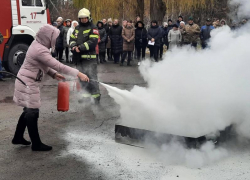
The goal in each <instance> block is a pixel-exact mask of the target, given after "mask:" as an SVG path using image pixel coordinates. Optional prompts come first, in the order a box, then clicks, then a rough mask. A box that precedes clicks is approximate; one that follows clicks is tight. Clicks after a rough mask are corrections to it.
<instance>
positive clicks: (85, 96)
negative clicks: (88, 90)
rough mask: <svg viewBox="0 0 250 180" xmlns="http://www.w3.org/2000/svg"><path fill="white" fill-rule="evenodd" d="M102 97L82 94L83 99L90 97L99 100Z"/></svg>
mask: <svg viewBox="0 0 250 180" xmlns="http://www.w3.org/2000/svg"><path fill="white" fill-rule="evenodd" d="M100 96H101V95H100V94H92V95H91V94H82V97H84V98H88V97H92V98H98V97H100Z"/></svg>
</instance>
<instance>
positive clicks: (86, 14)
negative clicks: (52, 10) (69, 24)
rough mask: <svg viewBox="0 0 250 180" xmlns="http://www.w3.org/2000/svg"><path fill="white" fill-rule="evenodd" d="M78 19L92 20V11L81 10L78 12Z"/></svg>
mask: <svg viewBox="0 0 250 180" xmlns="http://www.w3.org/2000/svg"><path fill="white" fill-rule="evenodd" d="M78 18H89V19H90V11H89V10H88V9H86V8H83V9H81V10H80V11H79V12H78Z"/></svg>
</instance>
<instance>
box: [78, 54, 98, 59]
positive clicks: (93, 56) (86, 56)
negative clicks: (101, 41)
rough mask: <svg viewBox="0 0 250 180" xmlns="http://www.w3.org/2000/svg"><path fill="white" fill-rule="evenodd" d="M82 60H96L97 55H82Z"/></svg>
mask: <svg viewBox="0 0 250 180" xmlns="http://www.w3.org/2000/svg"><path fill="white" fill-rule="evenodd" d="M81 57H82V58H88V59H89V58H91V59H94V58H96V55H82V56H81Z"/></svg>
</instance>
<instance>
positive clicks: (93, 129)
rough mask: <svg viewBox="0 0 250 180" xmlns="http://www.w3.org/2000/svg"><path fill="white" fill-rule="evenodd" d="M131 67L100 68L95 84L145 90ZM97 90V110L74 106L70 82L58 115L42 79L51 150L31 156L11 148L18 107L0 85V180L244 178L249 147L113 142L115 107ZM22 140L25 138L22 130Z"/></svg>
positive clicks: (52, 83) (44, 135)
mask: <svg viewBox="0 0 250 180" xmlns="http://www.w3.org/2000/svg"><path fill="white" fill-rule="evenodd" d="M136 64H137V62H136V61H134V62H133V66H132V67H127V66H124V67H120V66H119V65H117V64H113V63H112V62H108V63H106V64H101V65H99V66H98V71H99V74H98V76H99V81H100V82H103V83H107V84H110V85H112V86H115V87H118V88H120V89H127V90H130V89H131V88H133V86H134V85H139V86H146V84H145V82H144V81H143V78H142V77H141V76H140V74H139V71H138V66H137V65H136ZM100 89H101V94H102V98H101V103H100V105H99V106H96V105H92V104H79V103H78V97H79V95H78V93H77V92H76V90H75V89H74V88H73V83H71V93H70V110H69V111H68V112H58V111H57V82H56V80H53V79H50V78H49V77H46V78H45V81H44V83H43V86H42V88H41V94H42V96H41V97H42V107H41V109H40V118H39V131H40V136H41V139H42V141H43V142H44V143H45V144H48V145H52V146H53V150H52V151H50V152H33V151H31V149H30V147H29V146H28V147H25V146H16V145H12V144H11V140H12V138H13V134H14V132H15V128H16V124H17V121H18V118H19V116H20V114H21V113H22V108H21V107H18V106H16V105H15V104H14V102H13V101H12V98H13V91H14V79H7V81H5V82H0V180H34V179H35V180H62V179H63V180H92V179H94V180H95V179H98V180H99V179H100V180H101V179H103V180H127V179H135V180H140V179H141V180H146V179H148V180H152V179H162V180H163V179H164V180H165V179H166V180H175V179H178V180H208V179H209V180H216V179H220V180H247V179H249V174H250V170H249V164H250V153H249V147H250V145H249V144H247V145H244V146H241V147H240V148H235V149H234V148H232V149H230V151H228V149H226V150H224V151H221V150H214V151H213V153H212V154H211V153H209V154H206V152H201V151H197V150H186V149H181V148H179V147H178V146H177V147H176V146H174V147H171V146H170V147H168V146H164V148H163V151H161V150H162V149H160V150H159V149H149V150H147V149H146V148H145V149H143V148H138V147H133V146H128V145H124V144H120V143H116V142H115V132H114V130H115V129H114V128H115V123H116V122H117V120H118V119H119V117H120V112H119V105H118V104H116V103H115V102H114V100H113V99H112V98H111V97H110V96H109V95H108V92H107V91H106V89H105V88H104V87H102V86H100ZM25 138H26V139H27V140H29V137H28V134H27V131H26V132H25ZM180 149H181V150H180ZM239 149H240V150H239ZM222 153H224V156H223V158H221V159H219V160H218V161H213V162H212V163H211V162H210V163H209V162H208V164H207V165H204V166H202V167H199V168H195V167H189V166H187V163H185V161H183V160H181V161H179V160H178V159H180V158H181V157H184V158H187V157H189V162H194V163H195V161H198V160H202V158H206V157H207V156H210V157H209V159H216V158H217V159H218V157H217V156H218V154H222ZM203 156H204V157H203Z"/></svg>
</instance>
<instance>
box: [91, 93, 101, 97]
mask: <svg viewBox="0 0 250 180" xmlns="http://www.w3.org/2000/svg"><path fill="white" fill-rule="evenodd" d="M100 96H101V95H100V94H92V97H93V98H98V97H100Z"/></svg>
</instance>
